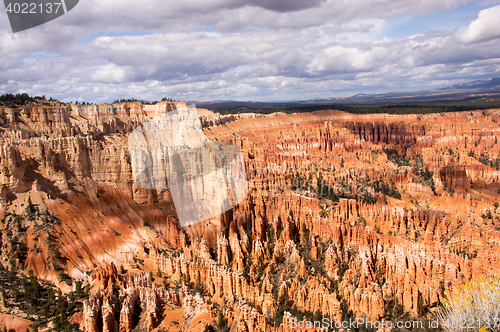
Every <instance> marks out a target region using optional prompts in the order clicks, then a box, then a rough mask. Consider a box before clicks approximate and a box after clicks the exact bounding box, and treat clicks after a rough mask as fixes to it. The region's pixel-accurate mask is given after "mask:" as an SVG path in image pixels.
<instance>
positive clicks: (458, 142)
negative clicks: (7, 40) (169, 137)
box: [0, 102, 500, 332]
mask: <svg viewBox="0 0 500 332" xmlns="http://www.w3.org/2000/svg"><path fill="white" fill-rule="evenodd" d="M178 106H182V104H176V103H170V102H169V103H167V102H164V103H159V104H157V105H142V104H140V103H121V104H114V105H65V104H57V103H52V104H51V105H44V106H41V105H33V106H32V107H25V108H17V109H16V108H9V109H5V108H4V109H1V110H0V132H1V136H0V186H1V195H0V199H1V208H2V210H3V211H2V213H3V214H4V218H3V220H2V223H1V224H0V233H1V237H0V239H1V250H2V252H1V265H2V266H4V267H5V268H9V266H15V267H17V269H18V270H19V272H18V273H26V274H28V272H29V271H30V270H31V271H33V273H34V274H35V275H37V276H38V277H39V278H42V279H45V280H47V281H50V282H52V283H55V284H56V285H57V286H58V287H59V288H60V289H61V290H62V291H63V292H65V293H68V292H70V291H71V290H74V289H75V287H76V281H77V280H80V281H83V286H84V287H85V286H86V287H87V289H88V298H87V299H86V300H84V303H83V307H82V310H81V312H80V313H78V314H75V315H74V316H73V318H72V319H73V321H74V322H75V323H79V326H80V329H81V330H86V331H101V330H102V331H146V330H147V331H162V330H165V331H166V330H168V331H174V330H177V331H212V330H224V329H225V328H228V329H229V328H230V329H231V330H234V331H249V332H253V331H290V330H291V328H290V325H289V323H290V321H291V320H292V319H294V318H296V317H298V318H299V319H301V318H303V317H306V319H313V318H314V317H316V318H322V317H329V318H331V319H334V320H341V319H346V318H347V317H361V316H366V317H369V318H372V319H381V318H384V319H386V320H387V319H392V318H398V317H401V316H402V315H404V314H405V313H406V314H407V316H408V317H409V316H414V317H417V316H418V317H429V315H430V314H429V311H432V310H434V308H436V306H437V305H438V304H439V302H440V301H441V300H442V298H443V294H444V291H445V290H450V291H453V290H454V289H456V288H457V287H459V286H460V285H462V284H463V283H465V282H466V281H468V280H470V279H471V278H474V277H477V276H480V275H492V274H494V273H498V272H499V269H500V262H499V261H498V259H497V258H496V255H495V252H497V251H498V250H499V249H500V248H499V243H500V242H499V241H500V219H499V218H500V211H499V210H498V209H497V208H498V201H499V195H500V194H499V192H500V184H499V174H500V171H499V170H498V168H499V166H500V159H499V154H500V145H499V144H498V140H497V138H498V136H500V126H499V125H498V122H499V120H500V111H499V110H489V111H483V112H479V111H478V112H462V113H447V114H431V115H407V116H396V115H384V114H378V115H351V114H347V113H342V112H338V111H322V112H313V113H301V114H292V115H287V114H280V113H278V114H270V115H257V114H240V115H226V116H222V115H218V114H215V113H212V112H209V111H206V110H199V115H200V118H201V122H202V124H203V126H204V131H205V135H206V136H207V137H208V138H209V139H210V140H211V141H215V142H216V141H228V142H232V143H234V144H237V145H238V146H239V147H241V149H242V151H243V157H244V162H245V167H246V172H247V174H246V175H247V178H248V186H249V194H248V195H247V197H246V199H245V200H244V201H243V202H242V203H241V204H239V205H238V206H237V207H236V208H234V209H232V210H230V211H227V212H225V213H223V214H222V215H220V216H217V217H214V218H212V219H210V220H207V221H205V222H202V223H200V224H196V225H191V226H188V227H186V228H181V227H179V225H178V221H177V217H176V212H175V207H174V206H173V203H172V197H171V194H170V192H169V190H168V189H158V190H152V189H143V188H140V187H138V186H137V185H136V184H135V183H134V181H133V176H132V169H131V164H130V160H129V157H128V155H129V154H128V147H127V135H128V133H130V132H131V131H132V130H133V129H134V128H136V127H137V126H140V125H141V123H144V122H145V121H147V120H149V119H152V118H153V117H155V116H157V115H159V114H162V113H164V112H166V111H169V110H172V109H176V108H177V107H178ZM9 303H10V302H9ZM1 311H2V312H4V313H9V314H11V315H13V316H16V315H17V316H18V317H19V318H20V319H24V320H31V321H33V322H34V321H37V319H38V318H37V316H36V315H33V314H31V315H30V314H22V313H20V312H19V308H16V307H15V306H14V305H13V304H12V303H11V304H10V305H8V306H6V307H2V309H1ZM54 321H55V320H54ZM54 321H50V320H48V321H43V322H42V321H40V323H41V324H42V329H43V328H46V329H47V328H48V329H50V328H51V327H52V328H53V326H54ZM51 324H52V325H51ZM44 326H46V327H44ZM24 329H25V328H24ZM23 332H24V330H23Z"/></svg>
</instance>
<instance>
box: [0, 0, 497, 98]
mask: <svg viewBox="0 0 500 332" xmlns="http://www.w3.org/2000/svg"><path fill="white" fill-rule="evenodd" d="M499 18H500V0H497V1H494V0H482V1H467V0H345V1H342V0H184V1H171V0H143V1H137V0H134V1H132V0H80V3H79V4H78V5H77V6H76V7H75V8H74V9H73V10H71V11H70V12H68V13H67V14H66V15H64V16H62V17H60V18H58V19H56V20H54V21H51V22H48V23H46V24H44V25H41V26H39V27H35V28H32V29H29V30H25V31H22V32H18V33H15V34H14V33H12V30H11V28H10V25H9V21H8V17H7V14H6V12H5V10H4V8H3V7H2V10H1V11H0V93H7V92H10V93H17V92H28V93H29V94H33V95H46V96H47V97H48V96H52V97H54V98H56V99H59V100H63V101H76V100H78V101H93V102H110V101H113V100H114V99H118V98H131V97H133V98H137V99H141V100H158V99H161V98H162V97H169V98H174V99H177V100H204V101H208V100H226V99H231V100H255V101H278V100H298V99H301V100H303V99H314V98H330V97H344V96H350V95H354V94H357V93H381V92H389V91H417V90H425V89H431V88H441V87H445V86H449V85H452V84H456V83H463V82H468V81H471V80H477V79H489V78H492V77H500V23H499Z"/></svg>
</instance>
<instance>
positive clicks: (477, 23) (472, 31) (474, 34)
mask: <svg viewBox="0 0 500 332" xmlns="http://www.w3.org/2000/svg"><path fill="white" fill-rule="evenodd" d="M499 19H500V5H497V6H495V7H491V8H487V9H483V10H481V11H480V12H479V15H478V17H477V19H476V20H474V21H473V22H472V23H471V24H469V25H468V26H465V27H462V28H461V29H460V30H459V31H458V32H457V37H458V38H459V40H460V41H462V42H464V43H467V44H472V43H477V42H480V41H487V40H492V39H498V38H500V24H499Z"/></svg>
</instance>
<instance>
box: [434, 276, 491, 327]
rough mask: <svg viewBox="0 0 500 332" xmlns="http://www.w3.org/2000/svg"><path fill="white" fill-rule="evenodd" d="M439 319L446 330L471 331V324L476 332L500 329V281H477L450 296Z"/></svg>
mask: <svg viewBox="0 0 500 332" xmlns="http://www.w3.org/2000/svg"><path fill="white" fill-rule="evenodd" d="M437 317H438V319H439V323H440V326H441V327H443V329H444V330H445V331H453V332H457V331H470V329H468V325H469V324H474V330H475V331H478V330H479V331H481V332H486V331H498V330H500V322H499V318H500V278H499V277H495V278H481V279H479V280H473V281H470V282H469V283H467V284H466V285H465V286H463V287H462V288H460V290H458V291H457V292H455V293H453V294H451V295H450V294H447V298H446V299H445V300H444V301H443V307H442V308H441V310H440V312H438V314H437ZM460 322H466V323H465V324H461V323H460ZM479 323H480V326H478V325H479Z"/></svg>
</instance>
